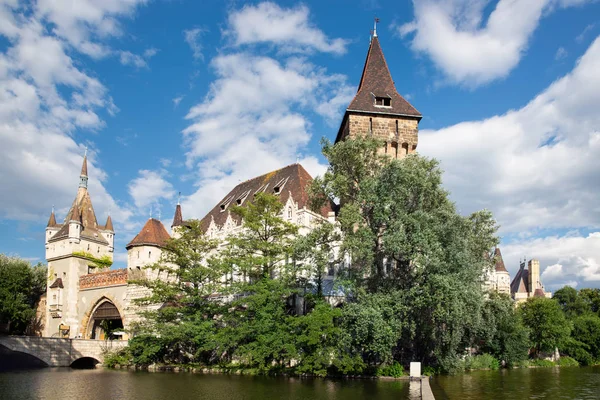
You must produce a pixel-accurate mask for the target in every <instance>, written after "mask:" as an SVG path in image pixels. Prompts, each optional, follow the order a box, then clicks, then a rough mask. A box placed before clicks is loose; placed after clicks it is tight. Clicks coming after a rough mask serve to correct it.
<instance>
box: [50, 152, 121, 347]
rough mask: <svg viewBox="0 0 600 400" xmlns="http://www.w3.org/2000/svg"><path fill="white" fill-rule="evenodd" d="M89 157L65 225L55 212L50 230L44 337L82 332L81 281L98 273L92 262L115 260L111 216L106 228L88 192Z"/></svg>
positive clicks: (84, 161)
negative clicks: (65, 330) (64, 329)
mask: <svg viewBox="0 0 600 400" xmlns="http://www.w3.org/2000/svg"><path fill="white" fill-rule="evenodd" d="M87 186H88V168H87V154H86V155H84V157H83V164H82V166H81V173H80V175H79V187H78V189H77V195H76V196H75V199H74V200H73V203H72V204H71V208H70V209H69V211H68V213H67V215H66V217H65V219H64V222H63V223H62V224H61V223H57V221H56V215H55V213H54V208H52V213H51V214H50V218H49V220H48V225H47V227H46V260H47V262H48V284H47V292H46V293H47V306H46V307H47V309H46V326H45V327H44V336H53V335H56V334H57V333H58V328H59V325H63V327H65V326H67V327H69V332H70V333H69V336H70V337H74V336H75V335H76V334H77V333H78V332H79V331H80V329H79V328H80V327H79V321H81V315H80V314H81V313H82V312H83V311H82V310H79V309H78V307H79V305H78V301H77V299H78V291H79V278H80V277H81V276H83V275H87V274H89V273H94V272H97V270H98V266H97V265H95V264H94V263H93V261H91V259H92V258H102V257H108V258H109V259H110V260H112V258H113V251H114V235H115V232H114V228H113V223H112V219H111V217H110V216H109V217H108V219H107V220H106V224H105V225H99V224H98V221H97V219H96V213H95V211H94V206H93V205H92V199H91V197H90V194H89V192H88V188H87Z"/></svg>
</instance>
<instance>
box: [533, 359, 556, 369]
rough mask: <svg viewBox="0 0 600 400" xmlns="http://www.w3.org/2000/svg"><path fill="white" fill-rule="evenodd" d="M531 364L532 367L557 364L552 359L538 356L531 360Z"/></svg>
mask: <svg viewBox="0 0 600 400" xmlns="http://www.w3.org/2000/svg"><path fill="white" fill-rule="evenodd" d="M529 365H530V366H532V367H554V366H555V365H556V364H555V363H554V362H553V361H550V360H544V359H541V358H536V359H534V360H529Z"/></svg>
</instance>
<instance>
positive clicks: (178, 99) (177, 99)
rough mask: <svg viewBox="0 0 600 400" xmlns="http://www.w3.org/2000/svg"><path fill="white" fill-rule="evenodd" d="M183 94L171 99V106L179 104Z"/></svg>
mask: <svg viewBox="0 0 600 400" xmlns="http://www.w3.org/2000/svg"><path fill="white" fill-rule="evenodd" d="M184 97H185V96H177V97H175V98H174V99H173V107H175V108H177V106H178V105H179V103H181V100H183V98H184Z"/></svg>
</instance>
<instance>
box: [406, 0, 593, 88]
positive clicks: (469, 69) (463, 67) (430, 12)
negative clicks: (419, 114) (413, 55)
mask: <svg viewBox="0 0 600 400" xmlns="http://www.w3.org/2000/svg"><path fill="white" fill-rule="evenodd" d="M585 2H588V1H586V0H529V1H513V0H499V1H498V3H497V4H496V7H495V8H494V10H493V11H492V12H491V13H490V14H489V17H488V18H487V20H484V11H485V10H486V7H487V6H488V3H489V2H488V1H487V0H471V1H463V0H414V1H413V4H414V14H415V18H414V20H413V21H411V22H409V23H406V24H403V25H401V26H399V27H398V28H397V29H398V33H399V34H400V35H401V36H403V37H406V36H408V35H413V36H412V39H411V47H412V49H413V50H414V51H416V52H418V53H423V54H426V55H428V56H429V57H430V58H431V60H432V61H433V63H434V64H435V65H436V66H437V67H438V68H439V69H441V70H442V71H443V73H444V75H445V76H446V77H447V78H448V80H449V81H451V82H453V83H458V84H463V85H465V86H468V87H475V86H478V85H482V84H486V83H488V82H491V81H493V80H496V79H499V78H503V77H505V76H507V75H508V74H509V72H510V71H511V70H512V69H513V68H515V67H516V66H517V65H518V63H519V61H520V60H521V58H522V57H523V55H524V53H525V51H526V50H527V45H528V43H529V40H530V38H531V36H532V34H533V32H534V31H535V29H536V28H537V26H538V24H539V21H540V19H541V18H542V17H543V16H545V15H548V14H549V13H550V12H551V11H553V10H555V9H556V8H559V7H569V6H574V5H581V4H583V3H585Z"/></svg>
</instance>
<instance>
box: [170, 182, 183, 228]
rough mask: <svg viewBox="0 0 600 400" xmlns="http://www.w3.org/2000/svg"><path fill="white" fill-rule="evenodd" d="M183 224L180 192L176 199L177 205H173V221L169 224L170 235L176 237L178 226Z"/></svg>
mask: <svg viewBox="0 0 600 400" xmlns="http://www.w3.org/2000/svg"><path fill="white" fill-rule="evenodd" d="M180 226H183V215H182V213H181V192H180V193H179V198H178V199H177V206H176V207H175V215H174V216H173V223H172V224H171V236H173V237H177V231H178V230H179V227H180Z"/></svg>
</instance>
